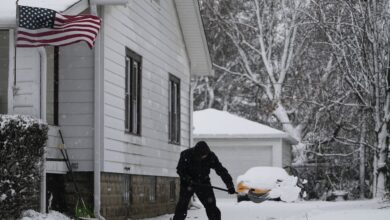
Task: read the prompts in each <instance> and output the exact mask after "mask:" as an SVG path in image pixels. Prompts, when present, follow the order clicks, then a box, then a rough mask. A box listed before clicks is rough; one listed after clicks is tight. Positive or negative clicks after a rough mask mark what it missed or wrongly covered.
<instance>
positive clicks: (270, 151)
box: [193, 109, 297, 197]
mask: <svg viewBox="0 0 390 220" xmlns="http://www.w3.org/2000/svg"><path fill="white" fill-rule="evenodd" d="M193 120H194V121H193V122H194V131H193V134H194V143H196V142H198V141H201V140H203V141H206V142H207V143H208V144H209V146H210V148H211V150H212V151H214V152H215V153H216V154H217V156H218V158H219V159H220V161H221V163H222V164H223V165H224V166H225V167H226V168H227V169H228V170H229V173H230V174H231V175H232V177H233V181H234V182H235V183H236V179H237V177H238V176H239V175H241V174H243V173H244V172H245V171H246V170H248V169H249V168H251V167H255V166H274V167H284V166H288V165H291V157H292V154H291V148H292V145H294V144H297V141H296V140H295V139H293V138H292V137H290V136H289V135H288V134H286V133H285V132H283V131H280V130H277V129H274V128H271V127H269V126H266V125H263V124H260V123H258V122H254V121H250V120H247V119H245V118H242V117H239V116H236V115H233V114H231V113H228V112H226V111H219V110H216V109H206V110H201V111H196V112H194V117H193ZM210 177H211V182H212V184H213V185H215V186H222V187H225V185H224V184H223V182H222V180H221V179H220V178H219V176H217V175H216V174H215V172H213V171H212V173H211V175H210ZM215 193H216V196H217V197H228V196H229V195H228V194H227V193H224V192H219V191H218V192H217V191H215Z"/></svg>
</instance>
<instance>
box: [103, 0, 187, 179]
mask: <svg viewBox="0 0 390 220" xmlns="http://www.w3.org/2000/svg"><path fill="white" fill-rule="evenodd" d="M160 4H161V5H158V4H156V3H155V1H131V2H130V4H129V6H128V7H127V8H125V7H121V6H109V7H105V8H104V15H103V21H104V39H103V40H104V77H105V78H104V102H105V104H104V155H103V158H104V165H103V171H105V172H116V173H123V172H125V169H126V168H130V171H129V172H128V173H131V174H141V175H156V176H176V165H177V160H178V156H179V152H180V150H181V149H182V148H188V147H189V143H190V140H189V137H190V135H189V132H190V129H189V124H190V123H189V118H190V98H189V81H190V69H189V63H188V57H187V54H186V50H185V46H184V42H183V39H182V34H181V31H180V27H179V23H178V19H177V15H176V11H175V8H174V4H173V1H172V0H167V1H165V0H164V1H160ZM126 47H128V48H129V49H131V50H133V51H135V52H136V53H138V54H139V55H141V56H142V108H141V111H142V113H141V115H142V120H141V121H142V123H141V126H142V128H141V131H142V135H141V137H138V136H133V135H130V134H126V133H125V128H124V124H125V123H124V115H125V102H124V100H125V51H126V50H125V48H126ZM169 73H171V74H173V75H175V76H177V77H178V78H180V80H181V146H178V145H171V144H168V82H169Z"/></svg>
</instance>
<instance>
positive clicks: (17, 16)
mask: <svg viewBox="0 0 390 220" xmlns="http://www.w3.org/2000/svg"><path fill="white" fill-rule="evenodd" d="M18 28H19V0H16V27H15V34H14V48H15V54H14V88H13V93H14V95H15V92H16V60H17V58H16V57H17V56H16V53H17V39H18Z"/></svg>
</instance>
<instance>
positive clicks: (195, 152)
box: [177, 141, 234, 188]
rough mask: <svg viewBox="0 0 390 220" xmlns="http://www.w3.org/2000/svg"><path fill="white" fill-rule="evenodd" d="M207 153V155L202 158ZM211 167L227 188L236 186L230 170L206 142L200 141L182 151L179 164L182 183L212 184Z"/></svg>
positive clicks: (178, 169) (178, 171) (178, 170)
mask: <svg viewBox="0 0 390 220" xmlns="http://www.w3.org/2000/svg"><path fill="white" fill-rule="evenodd" d="M205 155H207V156H206V157H205V158H204V159H201V157H202V156H205ZM210 169H214V170H215V172H216V173H217V174H218V175H219V176H220V177H221V178H222V180H223V182H224V183H225V184H226V186H227V188H233V187H234V185H233V181H232V177H231V176H230V175H229V172H228V171H227V169H226V168H225V167H223V166H222V164H221V163H220V162H219V160H218V157H217V155H215V154H214V153H213V152H212V151H210V148H209V147H208V145H207V144H206V143H205V142H203V141H201V142H198V143H197V145H196V146H195V147H193V148H190V149H187V150H184V151H183V152H181V154H180V160H179V163H178V165H177V173H178V174H179V176H180V181H181V184H183V185H189V184H191V182H195V183H201V184H210V177H209V174H210Z"/></svg>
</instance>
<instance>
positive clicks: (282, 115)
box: [273, 103, 306, 164]
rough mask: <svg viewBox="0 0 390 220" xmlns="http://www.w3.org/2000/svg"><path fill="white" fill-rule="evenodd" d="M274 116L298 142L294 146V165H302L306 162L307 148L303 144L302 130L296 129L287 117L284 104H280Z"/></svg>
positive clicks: (298, 127) (297, 127)
mask: <svg viewBox="0 0 390 220" xmlns="http://www.w3.org/2000/svg"><path fill="white" fill-rule="evenodd" d="M273 114H274V115H275V117H276V118H277V119H278V120H279V122H280V123H282V125H283V130H284V131H285V132H287V133H288V134H289V135H290V136H291V137H293V138H295V139H296V140H297V141H298V144H297V145H294V146H293V154H294V161H293V163H294V164H302V163H305V162H306V155H305V148H306V145H305V144H303V143H302V130H301V128H300V126H296V127H294V126H293V125H292V123H291V121H290V118H289V117H288V115H287V112H286V109H285V108H284V106H283V105H282V104H280V103H279V104H278V106H277V108H276V109H275V110H274V112H273Z"/></svg>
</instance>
